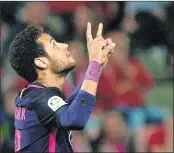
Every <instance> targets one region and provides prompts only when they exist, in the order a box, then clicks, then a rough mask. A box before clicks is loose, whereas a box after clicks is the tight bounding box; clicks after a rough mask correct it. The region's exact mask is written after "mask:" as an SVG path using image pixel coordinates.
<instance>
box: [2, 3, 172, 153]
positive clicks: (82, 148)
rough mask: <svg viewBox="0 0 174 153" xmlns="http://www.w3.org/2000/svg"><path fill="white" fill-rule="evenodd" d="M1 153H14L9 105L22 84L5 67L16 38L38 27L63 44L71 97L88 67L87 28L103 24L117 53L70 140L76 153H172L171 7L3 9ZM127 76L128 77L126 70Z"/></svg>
mask: <svg viewBox="0 0 174 153" xmlns="http://www.w3.org/2000/svg"><path fill="white" fill-rule="evenodd" d="M0 7H1V9H0V10H1V14H0V15H1V18H0V23H1V24H0V25H1V31H0V35H1V37H0V41H1V43H0V47H1V54H0V77H1V90H0V92H1V93H0V114H1V120H0V132H1V134H0V152H13V145H14V126H13V122H14V114H15V106H14V98H15V96H16V95H17V93H18V92H20V91H21V89H22V88H24V87H25V86H26V85H27V82H26V81H25V80H23V79H22V78H20V77H19V76H17V75H16V73H15V72H14V71H13V69H12V68H11V67H10V65H9V63H8V59H7V56H8V48H9V44H10V43H11V41H12V40H13V38H14V36H15V35H16V34H18V33H19V32H20V31H21V30H23V29H24V28H26V27H27V25H29V24H38V25H43V26H44V29H45V31H46V32H47V33H49V34H50V35H52V36H53V37H54V38H55V39H56V40H57V41H59V42H67V43H68V44H69V48H70V49H71V50H72V51H73V53H74V57H75V58H76V60H77V67H76V68H75V69H74V70H73V71H72V72H71V73H70V74H69V75H68V76H67V80H66V83H65V86H64V92H65V94H66V95H69V94H70V93H71V92H72V91H73V90H74V88H75V87H76V86H77V84H78V83H79V82H80V81H81V80H82V78H83V76H84V74H85V71H86V68H87V66H88V53H87V49H86V38H85V33H86V24H87V22H88V21H90V22H91V23H92V29H93V31H92V32H93V34H95V33H96V29H97V26H98V23H100V22H102V23H103V24H104V33H103V35H104V38H108V37H110V38H112V40H113V42H115V43H116V52H115V54H114V55H113V56H112V57H111V59H110V61H109V63H108V65H107V68H105V70H104V72H103V74H102V76H101V79H100V84H99V87H98V92H97V102H96V106H95V110H94V112H93V114H92V115H91V117H90V120H89V121H88V123H87V125H86V127H85V129H84V130H83V131H80V132H79V131H75V132H74V133H73V148H74V151H75V152H96V151H98V152H99V151H100V152H140V151H141V152H147V151H149V152H173V53H174V2H167V1H165V2H156V1H154V2H121V1H119V2H104V1H103V2H87V1H86V2H82V1H80V2H0ZM125 69H126V71H125Z"/></svg>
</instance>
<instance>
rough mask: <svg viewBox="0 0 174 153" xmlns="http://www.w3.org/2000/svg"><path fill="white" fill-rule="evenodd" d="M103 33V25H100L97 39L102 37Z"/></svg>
mask: <svg viewBox="0 0 174 153" xmlns="http://www.w3.org/2000/svg"><path fill="white" fill-rule="evenodd" d="M102 32H103V24H102V23H100V24H99V25H98V31H97V37H99V36H102Z"/></svg>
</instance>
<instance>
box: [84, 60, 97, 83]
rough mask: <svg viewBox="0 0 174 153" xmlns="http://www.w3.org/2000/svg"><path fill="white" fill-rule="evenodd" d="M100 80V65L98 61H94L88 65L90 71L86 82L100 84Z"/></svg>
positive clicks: (86, 76) (87, 73)
mask: <svg viewBox="0 0 174 153" xmlns="http://www.w3.org/2000/svg"><path fill="white" fill-rule="evenodd" d="M99 78H100V64H99V63H98V62H96V61H92V62H90V63H89V65H88V69H87V72H86V75H85V79H84V80H92V81H95V82H98V81H99Z"/></svg>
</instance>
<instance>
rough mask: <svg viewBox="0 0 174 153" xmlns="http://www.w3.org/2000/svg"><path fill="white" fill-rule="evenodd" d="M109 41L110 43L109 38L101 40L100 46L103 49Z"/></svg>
mask: <svg viewBox="0 0 174 153" xmlns="http://www.w3.org/2000/svg"><path fill="white" fill-rule="evenodd" d="M107 43H108V42H107V40H103V41H100V42H99V45H100V48H102V49H104V48H106V46H107Z"/></svg>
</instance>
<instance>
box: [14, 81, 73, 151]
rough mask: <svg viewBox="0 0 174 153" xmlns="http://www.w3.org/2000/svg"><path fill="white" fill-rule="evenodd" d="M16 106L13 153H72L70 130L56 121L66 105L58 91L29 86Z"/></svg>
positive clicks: (20, 95) (40, 85)
mask: <svg viewBox="0 0 174 153" xmlns="http://www.w3.org/2000/svg"><path fill="white" fill-rule="evenodd" d="M15 105H16V112H15V124H14V125H15V152H19V151H20V152H73V150H72V131H70V130H69V129H66V128H62V127H61V126H59V125H60V124H59V123H57V121H56V119H55V118H56V115H57V114H59V113H61V111H62V110H63V109H64V108H65V107H67V106H68V103H67V102H65V97H64V94H63V93H62V92H61V91H60V90H59V89H58V88H56V87H49V88H47V87H45V86H43V85H42V84H40V83H35V84H31V85H30V86H28V87H27V88H25V89H23V90H22V91H21V92H20V93H19V94H18V95H17V97H16V99H15Z"/></svg>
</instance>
